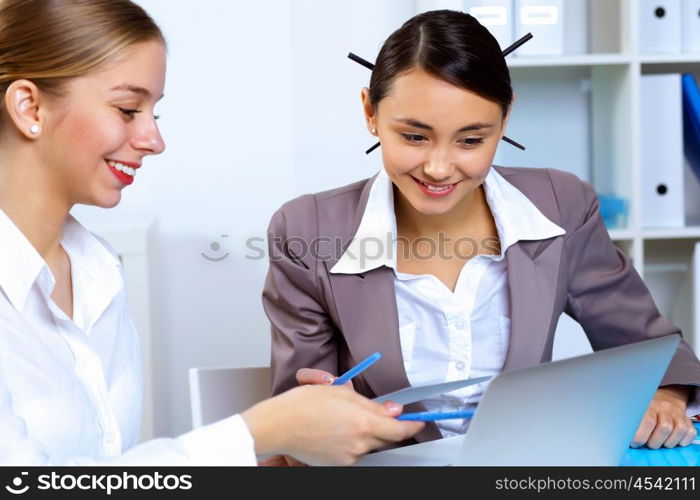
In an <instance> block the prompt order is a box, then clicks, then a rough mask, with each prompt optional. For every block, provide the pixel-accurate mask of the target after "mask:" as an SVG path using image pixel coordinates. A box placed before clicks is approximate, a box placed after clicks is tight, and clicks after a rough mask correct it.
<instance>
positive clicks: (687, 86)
mask: <svg viewBox="0 0 700 500" xmlns="http://www.w3.org/2000/svg"><path fill="white" fill-rule="evenodd" d="M682 82H683V142H684V149H685V156H686V158H687V159H688V163H690V167H691V168H692V170H693V173H694V174H695V177H696V178H697V179H698V181H700V89H698V84H697V82H696V81H695V77H694V76H693V75H691V74H689V73H686V74H684V75H683V79H682Z"/></svg>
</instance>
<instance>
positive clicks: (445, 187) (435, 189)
mask: <svg viewBox="0 0 700 500" xmlns="http://www.w3.org/2000/svg"><path fill="white" fill-rule="evenodd" d="M411 179H413V180H414V181H415V182H416V183H417V184H420V185H421V186H423V187H424V188H425V189H427V190H428V191H430V192H431V193H436V194H439V193H446V192H447V191H449V190H451V189H452V188H454V187H455V186H456V185H457V184H459V183H460V182H462V181H457V182H454V183H452V184H431V183H429V182H425V181H422V180H420V179H416V178H415V177H413V176H411Z"/></svg>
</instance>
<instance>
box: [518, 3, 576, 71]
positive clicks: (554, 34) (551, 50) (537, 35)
mask: <svg viewBox="0 0 700 500" xmlns="http://www.w3.org/2000/svg"><path fill="white" fill-rule="evenodd" d="M528 32H530V33H532V34H533V36H534V38H533V39H532V40H530V41H529V42H527V43H526V44H525V45H523V46H522V47H520V48H519V49H518V50H517V51H516V53H517V54H516V55H517V56H518V57H527V56H542V55H561V54H563V53H564V2H563V0H515V33H517V34H518V36H522V35H523V34H525V33H528Z"/></svg>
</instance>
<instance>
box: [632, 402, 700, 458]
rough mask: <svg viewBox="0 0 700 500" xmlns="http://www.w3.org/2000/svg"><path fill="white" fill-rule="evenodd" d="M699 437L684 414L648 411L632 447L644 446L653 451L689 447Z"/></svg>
mask: <svg viewBox="0 0 700 500" xmlns="http://www.w3.org/2000/svg"><path fill="white" fill-rule="evenodd" d="M696 435H697V431H696V430H695V428H694V427H693V424H692V422H691V421H690V420H689V419H688V418H687V417H686V416H685V415H684V414H682V413H680V414H679V413H678V412H671V411H669V412H657V411H654V410H651V409H650V410H648V411H647V414H646V415H644V418H643V419H642V422H641V423H640V425H639V428H638V429H637V432H636V433H635V435H634V438H633V439H632V443H630V446H631V447H632V448H639V447H640V446H643V445H644V444H646V445H647V447H649V448H651V449H652V450H657V449H659V448H661V447H662V446H663V447H665V448H673V447H675V446H679V445H680V446H688V445H689V444H690V443H691V442H692V441H693V440H694V439H695V436H696Z"/></svg>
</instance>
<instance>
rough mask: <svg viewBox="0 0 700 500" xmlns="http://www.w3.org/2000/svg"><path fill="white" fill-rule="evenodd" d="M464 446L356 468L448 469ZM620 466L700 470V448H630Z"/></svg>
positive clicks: (418, 447) (435, 447)
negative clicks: (434, 467) (445, 467)
mask: <svg viewBox="0 0 700 500" xmlns="http://www.w3.org/2000/svg"><path fill="white" fill-rule="evenodd" d="M695 428H696V429H697V430H698V435H699V436H700V423H696V424H695ZM461 445H462V440H461V436H454V437H448V438H444V439H438V440H437V441H428V442H425V443H419V444H414V445H412V446H406V447H404V448H395V449H392V450H388V451H384V452H381V453H372V454H369V455H367V456H365V457H363V458H361V459H360V460H359V461H358V462H357V465H360V466H377V465H394V466H396V465H398V466H401V465H406V466H423V465H433V466H440V465H448V464H450V463H451V461H452V460H451V458H450V457H456V456H457V454H458V453H459V449H460V447H461ZM620 465H621V466H625V467H639V466H700V444H691V445H690V446H686V447H685V448H681V447H676V448H671V449H668V448H660V449H658V450H651V449H649V448H647V447H643V448H628V449H627V451H626V452H625V455H624V456H623V457H622V462H621V463H620Z"/></svg>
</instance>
